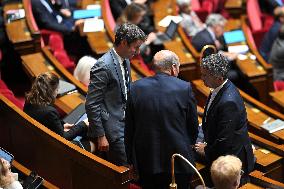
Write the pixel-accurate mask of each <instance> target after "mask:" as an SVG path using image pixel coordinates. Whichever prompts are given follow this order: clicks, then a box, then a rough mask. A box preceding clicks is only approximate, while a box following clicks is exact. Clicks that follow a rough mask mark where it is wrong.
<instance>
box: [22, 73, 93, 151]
mask: <svg viewBox="0 0 284 189" xmlns="http://www.w3.org/2000/svg"><path fill="white" fill-rule="evenodd" d="M58 86H59V78H58V76H57V75H55V74H54V73H50V72H46V73H42V74H40V75H39V76H38V77H37V78H36V79H35V80H34V82H33V84H32V88H31V91H30V92H28V93H27V94H26V101H25V105H24V112H26V113H27V114H28V115H29V116H31V117H32V118H34V119H35V120H37V121H38V122H40V123H41V124H43V125H44V126H46V127H47V128H49V129H50V130H52V131H54V132H55V133H57V134H59V135H60V136H62V137H63V138H65V139H67V140H73V139H75V138H76V137H77V136H82V137H83V138H82V139H81V141H80V143H81V144H82V145H83V148H84V149H86V150H87V151H90V152H93V151H94V144H93V143H92V142H90V141H88V140H87V139H86V136H87V131H88V125H89V123H88V120H87V119H85V120H84V121H81V122H79V123H78V124H75V125H74V124H69V123H64V122H63V121H62V120H61V119H60V116H59V113H58V111H57V110H56V109H55V107H54V101H55V98H56V96H57V93H58ZM74 143H76V144H78V143H77V141H76V142H74ZM80 143H79V146H81V144H80ZM81 147H82V146H81Z"/></svg>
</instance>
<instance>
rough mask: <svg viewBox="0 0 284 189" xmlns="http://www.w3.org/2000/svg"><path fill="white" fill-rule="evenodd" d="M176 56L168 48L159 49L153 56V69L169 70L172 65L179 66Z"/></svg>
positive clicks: (158, 70)
mask: <svg viewBox="0 0 284 189" xmlns="http://www.w3.org/2000/svg"><path fill="white" fill-rule="evenodd" d="M179 65H180V64H179V58H178V56H177V55H176V54H175V53H174V52H172V51H169V50H161V51H159V52H157V53H156V54H155V56H154V69H155V71H157V72H167V73H168V72H171V70H172V68H173V66H176V67H179Z"/></svg>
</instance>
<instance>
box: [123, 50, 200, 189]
mask: <svg viewBox="0 0 284 189" xmlns="http://www.w3.org/2000/svg"><path fill="white" fill-rule="evenodd" d="M179 66H180V63H179V59H178V57H177V55H176V54H174V53H173V52H171V51H168V50H163V51H159V52H158V53H156V55H155V56H154V68H155V71H156V73H157V74H156V75H155V76H153V77H147V78H143V79H140V80H138V81H136V82H135V83H133V85H131V90H130V96H129V99H128V103H127V109H126V125H125V148H126V153H127V158H128V162H129V164H132V165H134V167H135V168H136V169H137V171H138V173H139V177H140V182H141V185H142V188H143V189H152V188H153V189H168V188H169V184H170V181H171V179H170V173H171V172H170V170H171V156H172V154H174V153H179V154H181V155H183V156H184V157H185V158H187V159H188V160H189V161H190V162H191V163H192V164H194V159H193V149H192V145H193V144H195V141H196V138H197V134H198V129H197V127H198V121H197V111H196V104H195V98H194V97H193V92H192V88H191V85H190V83H188V82H185V81H182V80H180V79H178V78H177V75H178V73H179ZM175 165H176V166H175V172H176V180H177V185H178V188H179V189H187V188H188V183H189V180H190V177H191V175H192V172H193V170H192V169H190V168H189V166H188V165H186V164H184V163H183V162H182V161H181V160H180V159H177V161H176V163H175Z"/></svg>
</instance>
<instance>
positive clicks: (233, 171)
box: [210, 155, 243, 189]
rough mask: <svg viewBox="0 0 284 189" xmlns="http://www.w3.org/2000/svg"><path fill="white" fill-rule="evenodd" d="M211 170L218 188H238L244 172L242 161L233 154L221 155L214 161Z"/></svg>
mask: <svg viewBox="0 0 284 189" xmlns="http://www.w3.org/2000/svg"><path fill="white" fill-rule="evenodd" d="M210 172H211V178H212V181H213V183H214V186H215V188H216V189H237V188H238V187H239V185H240V179H241V176H242V174H243V170H242V162H241V160H240V159H239V158H237V157H235V156H232V155H226V156H220V157H219V158H218V159H216V160H215V161H214V162H213V163H212V166H211V170H210Z"/></svg>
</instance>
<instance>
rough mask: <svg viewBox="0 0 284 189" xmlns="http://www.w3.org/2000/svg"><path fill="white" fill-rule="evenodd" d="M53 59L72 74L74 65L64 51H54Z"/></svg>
mask: <svg viewBox="0 0 284 189" xmlns="http://www.w3.org/2000/svg"><path fill="white" fill-rule="evenodd" d="M53 54H54V56H55V58H56V59H57V60H58V61H59V62H60V63H61V64H62V65H63V66H64V68H66V69H67V70H68V71H69V72H70V73H72V74H73V71H74V69H75V63H74V62H73V61H71V60H70V59H69V57H68V55H67V53H66V52H65V51H64V50H61V51H55V52H54V53H53Z"/></svg>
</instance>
